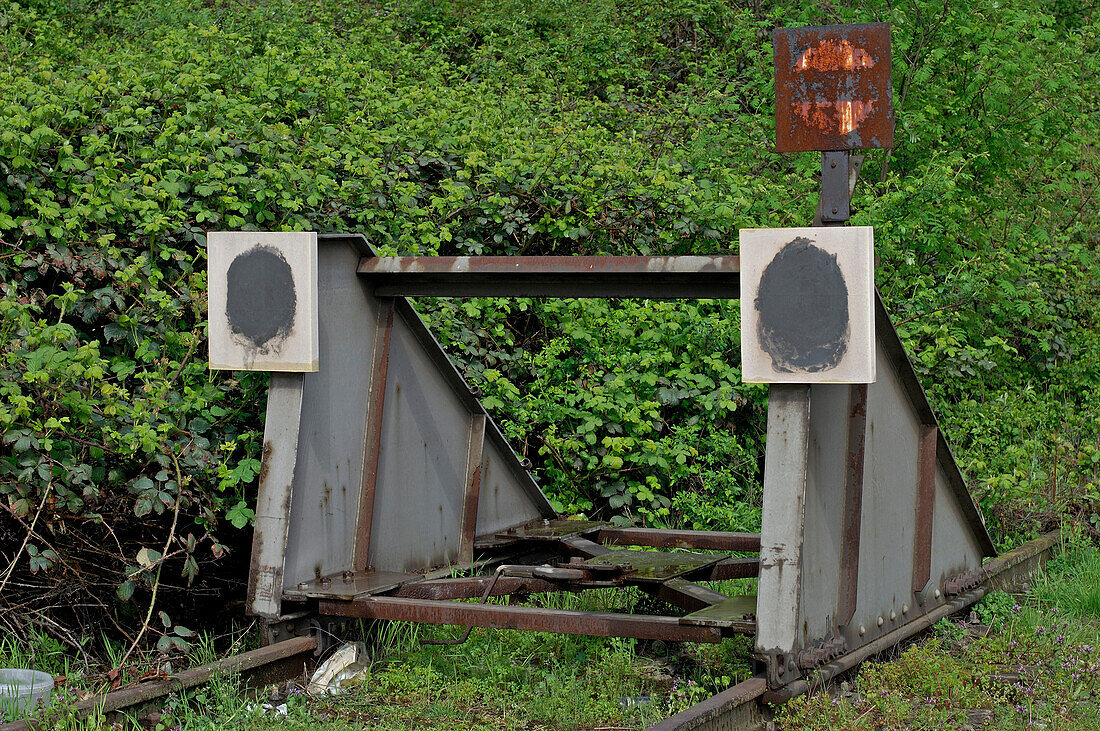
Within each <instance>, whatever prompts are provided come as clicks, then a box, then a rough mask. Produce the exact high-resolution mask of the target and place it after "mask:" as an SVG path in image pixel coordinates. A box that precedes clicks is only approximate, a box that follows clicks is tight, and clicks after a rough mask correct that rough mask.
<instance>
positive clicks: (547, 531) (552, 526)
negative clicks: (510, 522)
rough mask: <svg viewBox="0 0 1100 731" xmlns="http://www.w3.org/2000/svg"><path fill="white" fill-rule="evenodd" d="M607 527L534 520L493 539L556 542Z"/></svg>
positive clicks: (605, 525)
mask: <svg viewBox="0 0 1100 731" xmlns="http://www.w3.org/2000/svg"><path fill="white" fill-rule="evenodd" d="M608 525H610V524H609V523H601V522H597V521H591V520H536V521H532V522H530V523H526V524H524V525H521V526H519V527H517V528H509V529H508V530H507V531H501V532H500V533H497V534H496V535H495V537H496V538H503V539H516V540H523V539H535V540H556V539H560V538H569V537H571V536H579V535H584V534H586V533H592V532H594V531H598V530H599V529H600V528H606V527H607V526H608Z"/></svg>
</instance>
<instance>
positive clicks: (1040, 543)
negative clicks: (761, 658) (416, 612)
mask: <svg viewBox="0 0 1100 731" xmlns="http://www.w3.org/2000/svg"><path fill="white" fill-rule="evenodd" d="M1058 537H1059V534H1058V532H1057V531H1055V532H1052V533H1048V534H1046V535H1044V536H1042V537H1041V538H1038V539H1036V540H1034V541H1031V542H1029V543H1026V544H1024V545H1023V546H1020V547H1019V548H1016V549H1014V550H1012V551H1009V552H1008V553H1005V554H1002V555H1000V556H998V557H997V558H995V559H993V560H992V561H990V562H989V563H987V564H985V566H983V567H982V570H981V577H980V583H978V584H977V585H976V586H975V587H973V588H970V589H968V590H966V591H962V592H960V593H959V594H958V595H957V596H956V597H955V598H953V599H952V600H951V601H949V602H947V603H945V604H944V605H942V606H941V607H939V608H937V609H936V610H934V611H932V612H930V613H928V614H925V615H923V616H921V617H919V618H918V619H915V620H913V621H912V622H909V623H908V624H905V625H902V626H901V627H898V628H897V629H896V630H894V631H893V632H891V633H889V634H887V635H884V636H883V637H881V638H879V639H878V640H876V641H874V642H871V643H869V644H867V645H865V646H863V647H860V648H859V649H858V650H856V651H854V652H850V653H848V654H846V655H843V656H841V657H839V658H837V659H835V660H834V661H832V662H830V663H828V664H826V665H823V666H821V667H819V668H818V671H817V674H816V677H815V680H814V681H813V683H812V684H811V683H809V682H807V681H805V680H798V681H795V682H793V683H789V684H788V685H785V686H781V687H778V688H773V689H769V688H768V686H767V682H766V680H765V679H764V678H762V677H753V678H749V679H748V680H745V681H744V682H741V683H739V684H737V685H735V686H733V687H732V688H729V689H727V690H724V691H722V692H721V693H719V694H717V695H715V696H713V697H711V698H708V699H707V700H705V701H703V702H701V703H699V704H697V705H695V706H693V707H691V708H689V709H687V710H686V711H683V712H681V713H678V714H676V715H675V716H672V717H670V718H667V719H665V720H664V721H661V722H660V723H657V724H655V725H653V726H651V727H650V731H689V730H694V729H705V730H706V731H750V730H752V729H757V728H760V727H762V725H763V724H764V722H765V717H766V712H767V708H766V706H767V704H771V703H782V702H784V701H786V700H789V699H791V698H794V697H796V696H799V695H802V694H803V693H806V692H808V691H810V690H813V689H814V688H816V687H819V686H820V685H822V684H824V683H825V682H827V681H829V680H830V679H832V678H835V677H837V676H839V675H841V674H843V673H845V672H847V671H849V670H852V669H853V668H855V667H857V666H858V665H859V663H861V662H863V661H864V660H866V659H868V658H870V657H873V656H875V655H877V654H879V653H881V652H884V651H887V650H890V649H891V648H893V647H896V646H898V645H899V644H901V643H902V642H904V641H905V640H907V639H910V638H912V637H913V636H914V635H917V634H919V633H920V632H923V631H924V630H927V629H928V628H930V627H932V626H933V625H934V624H935V623H936V622H938V621H939V620H941V619H943V618H944V617H948V616H950V615H952V614H956V613H958V612H961V611H963V610H965V609H966V608H968V607H970V606H971V605H973V604H975V603H976V602H977V601H979V600H980V599H981V598H982V597H983V596H985V595H986V594H987V593H989V592H990V591H995V590H998V589H1002V590H1005V589H1012V588H1016V587H1019V586H1020V585H1022V584H1023V583H1025V582H1026V581H1027V580H1028V579H1030V578H1031V577H1032V576H1034V574H1035V572H1036V571H1037V570H1038V569H1039V568H1040V567H1041V566H1042V564H1043V563H1045V561H1046V559H1047V558H1049V556H1050V553H1051V550H1052V549H1053V548H1054V546H1055V545H1057V543H1058ZM316 650H317V638H316V637H314V636H308V637H294V638H291V639H287V640H283V641H281V642H276V643H273V644H271V645H268V646H266V647H262V648H260V649H258V650H251V651H249V652H245V653H241V654H239V655H233V656H231V657H227V658H225V659H223V660H219V661H218V662H214V663H210V664H208V665H201V666H199V667H196V668H192V669H190V670H185V671H183V672H181V673H180V674H179V675H177V676H175V677H173V678H171V679H169V680H166V681H161V682H150V683H142V684H139V685H134V686H131V687H128V688H122V689H120V690H116V691H113V692H111V693H106V694H104V695H101V696H97V697H95V698H90V699H87V700H84V701H81V702H79V703H77V704H76V706H75V707H74V712H75V714H76V715H77V717H78V718H83V717H87V716H89V715H92V714H93V713H94V714H103V715H105V716H107V717H108V718H110V717H111V716H112V715H115V716H117V715H120V714H123V713H125V714H126V715H128V716H131V717H135V716H136V717H138V718H140V717H141V714H142V713H144V712H147V711H148V710H150V709H156V708H160V707H161V706H162V699H164V698H165V697H167V696H168V695H169V694H170V693H174V692H177V691H180V690H185V689H188V688H194V687H197V686H200V685H203V684H205V683H208V682H209V681H210V680H211V679H212V678H213V677H216V676H219V675H224V674H232V673H239V674H240V675H241V676H242V679H243V680H244V681H245V683H246V685H247V686H249V687H252V688H262V687H264V686H267V685H272V684H280V683H284V682H286V681H288V680H292V679H294V678H297V677H301V676H303V675H305V674H306V673H307V672H308V671H309V670H310V669H311V668H312V667H313V666H314V664H315V662H316V657H315V653H316ZM36 728H37V724H36V723H35V722H34V720H33V719H31V720H22V721H14V722H11V723H7V724H3V725H0V731H34V729H36Z"/></svg>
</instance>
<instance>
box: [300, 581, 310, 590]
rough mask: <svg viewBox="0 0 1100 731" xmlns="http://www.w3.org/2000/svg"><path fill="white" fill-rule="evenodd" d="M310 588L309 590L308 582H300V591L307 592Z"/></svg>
mask: <svg viewBox="0 0 1100 731" xmlns="http://www.w3.org/2000/svg"><path fill="white" fill-rule="evenodd" d="M308 588H309V584H307V583H306V582H304V581H299V582H298V591H305V590H306V589H308Z"/></svg>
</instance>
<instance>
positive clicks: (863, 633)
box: [859, 624, 867, 637]
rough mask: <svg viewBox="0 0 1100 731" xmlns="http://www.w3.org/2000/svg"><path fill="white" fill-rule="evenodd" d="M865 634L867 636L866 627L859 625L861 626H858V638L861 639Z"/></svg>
mask: <svg viewBox="0 0 1100 731" xmlns="http://www.w3.org/2000/svg"><path fill="white" fill-rule="evenodd" d="M865 634H867V628H866V627H864V626H863V625H862V624H861V625H860V626H859V636H860V637H862V636H863V635H865Z"/></svg>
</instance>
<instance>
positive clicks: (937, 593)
mask: <svg viewBox="0 0 1100 731" xmlns="http://www.w3.org/2000/svg"><path fill="white" fill-rule="evenodd" d="M932 596H934V597H936V598H937V599H939V598H940V597H941V596H943V594H941V593H940V590H939V589H936V590H935V591H934V592H932Z"/></svg>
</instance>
